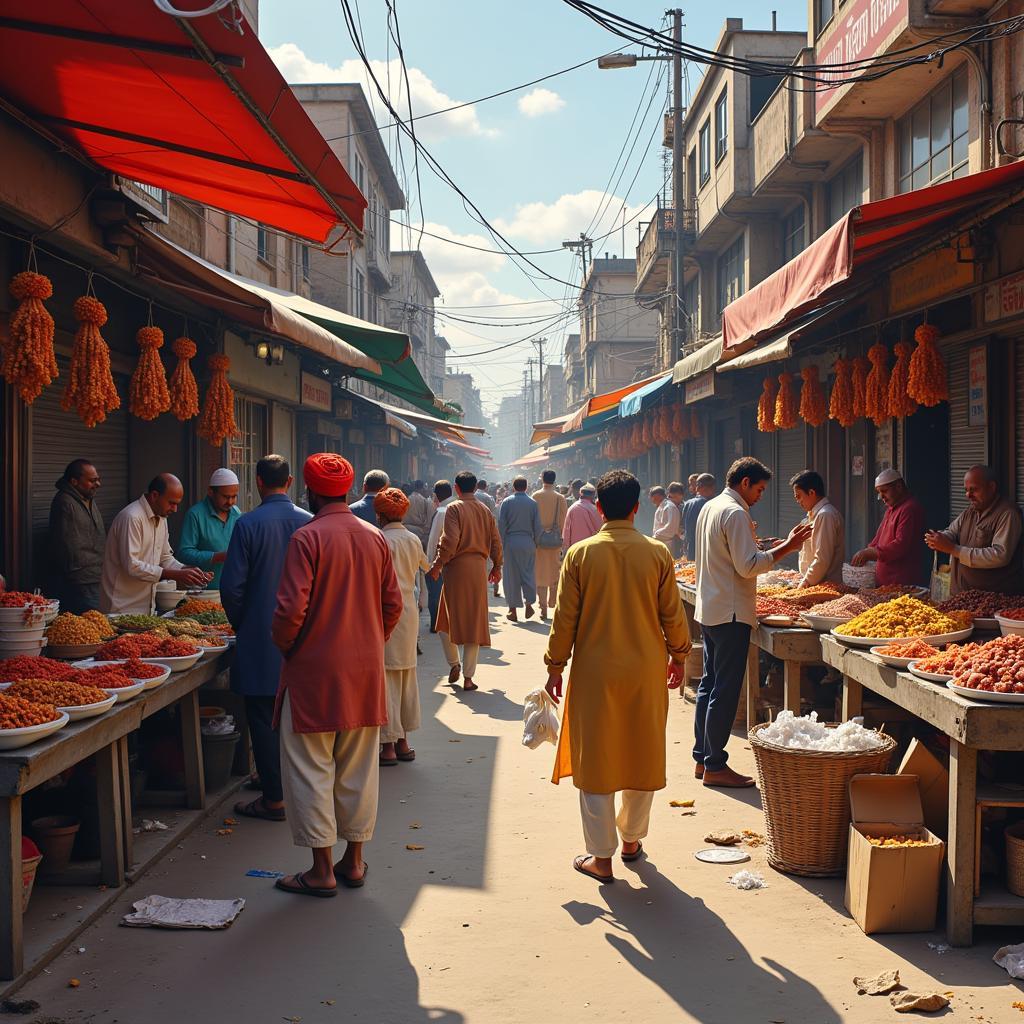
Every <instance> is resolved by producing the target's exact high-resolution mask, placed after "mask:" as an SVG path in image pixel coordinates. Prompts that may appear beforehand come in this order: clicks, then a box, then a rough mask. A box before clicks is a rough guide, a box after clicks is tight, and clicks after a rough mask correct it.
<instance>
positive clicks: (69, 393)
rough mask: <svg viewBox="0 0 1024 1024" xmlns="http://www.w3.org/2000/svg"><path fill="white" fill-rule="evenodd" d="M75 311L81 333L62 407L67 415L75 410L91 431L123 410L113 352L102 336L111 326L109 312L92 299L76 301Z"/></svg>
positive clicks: (76, 339)
mask: <svg viewBox="0 0 1024 1024" xmlns="http://www.w3.org/2000/svg"><path fill="white" fill-rule="evenodd" d="M72 309H73V312H74V314H75V319H76V320H77V321H78V330H77V331H76V332H75V344H74V347H73V348H72V350H71V372H70V373H69V374H68V383H67V386H66V387H65V389H64V397H63V398H61V400H60V404H61V408H62V409H64V410H65V411H68V412H70V411H71V410H72V409H74V410H75V411H76V412H77V413H78V418H79V419H80V420H81V421H82V422H83V423H84V424H85V425H86V426H87V427H95V426H96V424H97V423H102V422H103V421H104V420H105V419H106V418H107V413H108V412H112V411H113V410H114V409H119V408H120V407H121V399H120V398H119V397H118V394H117V388H116V387H114V377H113V374H111V372H110V348H109V346H108V345H107V343H106V342H105V341H104V340H103V335H102V334H100V328H101V327H102V326H103V325H104V324H105V323H106V322H107V310H106V307H105V306H104V305H103V303H102V302H100V300H99V299H97V298H96V297H95V296H92V295H83V296H81V297H80V298H77V299H75V304H74V306H73V307H72Z"/></svg>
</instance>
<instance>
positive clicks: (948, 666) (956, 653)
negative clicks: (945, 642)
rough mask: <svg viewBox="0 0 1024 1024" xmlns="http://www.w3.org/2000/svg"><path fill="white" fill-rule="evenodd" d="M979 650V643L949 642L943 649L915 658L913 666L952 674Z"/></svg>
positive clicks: (946, 674) (941, 673)
mask: <svg viewBox="0 0 1024 1024" xmlns="http://www.w3.org/2000/svg"><path fill="white" fill-rule="evenodd" d="M979 650H981V644H950V645H949V646H948V647H947V648H946V649H945V650H944V651H936V652H935V653H934V654H929V655H927V656H926V657H924V658H920V659H918V660H917V663H916V665H915V666H914V667H915V668H919V669H920V670H921V671H922V672H935V673H937V674H938V675H944V676H949V675H954V674H955V673H956V672H958V671H959V670H960V669H961V668H962V667H963V666H964V665H965V664H966V663H967V662H968V661H969V660H970V658H971V657H972V656H973V655H974V654H975V652H977V651H979Z"/></svg>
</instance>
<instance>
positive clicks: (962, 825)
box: [821, 635, 1024, 946]
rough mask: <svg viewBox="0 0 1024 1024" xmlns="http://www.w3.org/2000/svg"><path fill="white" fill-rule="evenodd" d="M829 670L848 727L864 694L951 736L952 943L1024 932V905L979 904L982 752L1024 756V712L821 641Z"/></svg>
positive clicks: (985, 896) (986, 898)
mask: <svg viewBox="0 0 1024 1024" xmlns="http://www.w3.org/2000/svg"><path fill="white" fill-rule="evenodd" d="M821 647H822V653H823V655H824V658H825V663H826V664H828V665H831V666H832V667H833V668H836V669H838V670H839V671H840V672H842V674H843V711H842V717H843V720H844V721H846V720H847V719H849V718H852V717H855V716H856V715H859V714H860V713H861V708H862V704H863V699H862V698H863V691H864V688H865V687H867V689H869V690H871V691H872V692H873V693H877V694H878V695H879V696H881V697H885V698H886V699H887V700H890V701H892V703H893V704H896V705H897V706H899V707H901V708H903V709H905V710H906V711H909V712H910V713H911V714H913V715H916V716H917V717H918V718H920V719H922V720H923V721H925V722H927V723H928V724H929V725H932V726H934V727H935V728H936V729H939V730H940V731H942V732H943V733H945V734H946V735H947V736H948V737H949V740H950V743H949V823H948V826H949V827H948V833H947V835H948V840H947V845H946V897H947V898H946V937H947V939H948V941H949V942H950V943H951V944H952V945H954V946H969V945H970V944H971V942H972V939H973V932H974V926H975V924H995V925H1017V926H1020V925H1024V898H1021V897H1020V896H1014V895H1013V894H1012V893H1010V892H1007V891H1004V890H1001V889H997V888H992V889H989V888H986V887H984V886H983V887H982V888H981V891H980V894H979V895H978V896H977V897H975V892H974V881H975V861H976V856H977V853H976V848H975V841H976V818H977V813H978V805H979V801H981V802H985V801H986V800H987V799H988V796H987V795H986V794H985V793H984V792H983V793H981V794H979V792H978V786H977V761H978V751H979V750H1009V751H1019V750H1024V708H1020V707H1017V706H1015V705H1013V704H995V703H991V704H985V703H982V702H980V701H973V700H970V699H968V698H966V697H961V696H960V695H959V694H957V693H954V692H953V691H952V690H950V689H949V688H948V687H946V686H943V685H942V684H939V683H930V682H927V681H925V680H923V679H918V678H917V676H913V675H911V674H910V673H909V672H900V671H898V670H897V669H894V668H889V667H888V666H887V665H884V664H883V663H882V662H881V661H879V660H878V659H877V658H875V657H874V656H873V655H871V654H869V653H868V652H867V651H866V650H863V649H857V648H852V647H847V646H845V645H844V644H841V643H840V642H839V641H838V640H836V639H835V638H834V637H831V636H828V635H825V636H823V637H822V638H821Z"/></svg>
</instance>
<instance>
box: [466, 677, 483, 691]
mask: <svg viewBox="0 0 1024 1024" xmlns="http://www.w3.org/2000/svg"><path fill="white" fill-rule="evenodd" d="M462 688H463V689H464V690H479V689H480V687H479V686H477V685H476V683H474V682H473V680H472V679H470V678H469V676H466V678H465V679H464V680H463V682H462Z"/></svg>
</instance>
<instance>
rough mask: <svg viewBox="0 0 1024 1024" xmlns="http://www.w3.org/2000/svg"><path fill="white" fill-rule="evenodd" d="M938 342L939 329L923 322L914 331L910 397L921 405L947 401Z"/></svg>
mask: <svg viewBox="0 0 1024 1024" xmlns="http://www.w3.org/2000/svg"><path fill="white" fill-rule="evenodd" d="M938 340H939V329H938V328H937V327H935V326H933V325H932V324H930V323H928V322H927V321H925V323H923V324H921V326H920V327H918V328H917V330H916V331H914V341H916V342H917V348H916V349H914V354H913V355H912V356H911V357H910V380H909V384H908V388H907V390H908V392H909V394H910V397H911V398H913V399H914V401H916V402H920V403H921V405H925V406H928V407H929V408H930V407H931V406H933V405H938V404H939V402H946V401H948V400H949V384H948V382H947V380H946V365H945V363H943V361H942V356H941V355H940V354H939V350H938V348H937V347H936V345H935V342H936V341H938Z"/></svg>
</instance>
